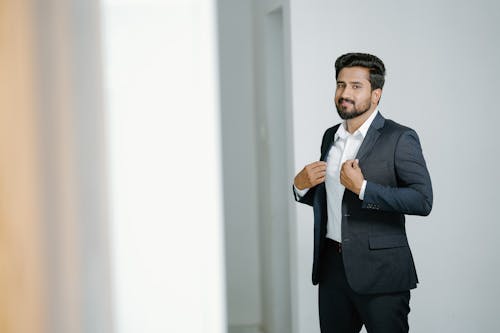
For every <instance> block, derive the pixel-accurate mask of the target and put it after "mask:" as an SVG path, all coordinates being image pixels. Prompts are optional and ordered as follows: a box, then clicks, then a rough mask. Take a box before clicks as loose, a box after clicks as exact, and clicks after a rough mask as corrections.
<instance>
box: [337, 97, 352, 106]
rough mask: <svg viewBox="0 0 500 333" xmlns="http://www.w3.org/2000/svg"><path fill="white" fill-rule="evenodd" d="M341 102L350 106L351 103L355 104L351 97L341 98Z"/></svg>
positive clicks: (342, 104)
mask: <svg viewBox="0 0 500 333" xmlns="http://www.w3.org/2000/svg"><path fill="white" fill-rule="evenodd" d="M339 104H340V105H341V106H349V105H354V101H351V100H349V99H344V98H341V99H339Z"/></svg>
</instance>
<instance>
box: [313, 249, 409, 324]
mask: <svg viewBox="0 0 500 333" xmlns="http://www.w3.org/2000/svg"><path fill="white" fill-rule="evenodd" d="M408 313H410V291H409V290H408V291H403V292H397V293H387V294H372V295H360V294H357V293H355V292H354V291H353V290H352V289H351V287H350V286H349V284H348V282H347V279H346V275H345V270H344V263H343V260H342V254H341V253H339V252H338V251H337V249H336V248H335V247H334V246H333V245H332V243H331V242H330V241H328V242H327V246H326V249H325V252H324V253H323V255H322V259H321V279H320V283H319V319H320V327H321V332H322V333H354V332H356V333H357V332H359V331H360V330H361V328H362V327H363V324H364V325H365V327H366V330H367V332H368V333H403V332H405V333H406V332H408V330H409V328H408Z"/></svg>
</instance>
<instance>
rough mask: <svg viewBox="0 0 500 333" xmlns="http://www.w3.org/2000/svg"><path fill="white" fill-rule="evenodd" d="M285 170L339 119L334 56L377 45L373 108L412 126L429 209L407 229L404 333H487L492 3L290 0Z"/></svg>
mask: <svg viewBox="0 0 500 333" xmlns="http://www.w3.org/2000/svg"><path fill="white" fill-rule="evenodd" d="M291 15H292V16H291V23H292V24H291V36H292V60H293V63H292V73H293V77H292V82H293V113H294V135H295V137H294V147H295V169H296V170H297V171H298V170H299V169H301V168H302V167H303V165H305V164H306V163H309V162H311V161H313V160H316V159H318V157H319V145H320V140H321V136H322V134H323V132H324V130H325V129H326V128H328V127H329V126H332V125H334V124H335V123H337V122H338V121H339V118H338V116H337V115H336V111H335V107H334V104H333V94H334V79H335V78H334V61H335V59H336V58H337V57H338V56H339V55H341V54H343V53H346V52H350V51H366V52H370V53H374V54H376V55H378V56H379V57H380V58H382V60H384V62H385V64H386V67H387V77H386V86H385V89H384V94H383V97H382V101H381V104H380V110H381V112H382V113H383V115H384V116H386V117H388V118H392V119H394V120H396V121H398V122H401V123H403V124H405V125H408V126H410V127H413V128H414V129H416V130H417V132H418V133H419V135H420V138H421V141H422V145H423V149H424V155H425V157H426V159H427V163H428V167H429V169H430V172H431V177H432V180H433V186H434V196H435V200H434V208H433V212H432V213H431V215H430V216H429V217H426V218H419V217H410V218H408V219H407V230H408V236H409V239H410V243H411V245H412V250H413V253H414V257H415V260H416V265H417V272H418V274H419V278H420V284H419V287H418V288H417V289H416V290H414V291H413V292H412V300H411V309H412V312H411V313H410V327H411V330H412V331H415V332H458V333H460V332H464V333H465V332H493V331H495V330H496V328H497V327H498V325H499V324H500V317H498V315H497V314H496V312H497V311H496V310H497V309H498V306H497V302H498V298H499V297H500V287H499V286H498V281H499V280H500V259H499V256H498V255H497V248H496V244H497V243H498V241H497V238H498V235H500V225H499V224H498V221H499V217H498V212H497V209H496V205H497V200H498V198H499V196H498V187H499V185H500V174H499V173H498V171H497V165H498V163H499V162H500V160H499V156H500V149H499V148H498V146H497V144H496V142H497V141H498V138H497V137H496V136H497V135H496V134H497V124H498V123H499V122H500V113H499V112H498V111H497V110H496V109H497V107H498V106H497V104H498V103H497V98H496V97H497V95H498V91H499V88H500V66H498V59H500V45H499V44H498V36H499V35H500V25H499V24H498V22H499V20H500V5H499V4H498V3H497V2H494V1H486V0H482V1H475V2H471V1H439V2H436V1H430V0H424V1H418V2H411V3H408V2H400V1H389V0H381V1H376V2H370V1H361V0H357V1H350V2H345V1H344V2H341V1H331V0H320V1H316V2H314V5H313V4H311V2H310V1H304V0H291ZM297 219H298V221H297V227H298V238H297V246H298V254H299V256H298V262H297V272H296V274H297V276H298V282H297V285H296V286H295V287H296V288H297V289H298V293H299V302H298V306H299V327H300V329H299V332H301V333H306V332H308V333H310V332H319V326H318V319H317V300H316V288H313V287H312V286H311V284H310V269H311V260H312V240H313V238H312V210H311V209H310V208H308V207H305V206H297Z"/></svg>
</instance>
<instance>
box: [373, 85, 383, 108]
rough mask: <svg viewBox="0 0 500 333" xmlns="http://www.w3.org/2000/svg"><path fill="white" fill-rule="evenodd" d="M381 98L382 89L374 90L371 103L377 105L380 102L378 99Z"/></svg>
mask: <svg viewBox="0 0 500 333" xmlns="http://www.w3.org/2000/svg"><path fill="white" fill-rule="evenodd" d="M381 97H382V89H380V88H378V89H374V90H373V91H372V103H373V104H378V103H379V102H380V98H381Z"/></svg>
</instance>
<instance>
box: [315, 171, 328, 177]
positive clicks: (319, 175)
mask: <svg viewBox="0 0 500 333" xmlns="http://www.w3.org/2000/svg"><path fill="white" fill-rule="evenodd" d="M315 176H316V179H318V178H322V177H325V176H326V172H325V171H320V172H316V173H315Z"/></svg>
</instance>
